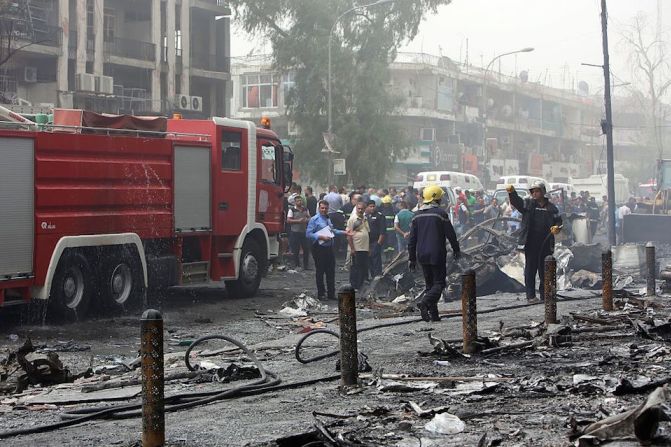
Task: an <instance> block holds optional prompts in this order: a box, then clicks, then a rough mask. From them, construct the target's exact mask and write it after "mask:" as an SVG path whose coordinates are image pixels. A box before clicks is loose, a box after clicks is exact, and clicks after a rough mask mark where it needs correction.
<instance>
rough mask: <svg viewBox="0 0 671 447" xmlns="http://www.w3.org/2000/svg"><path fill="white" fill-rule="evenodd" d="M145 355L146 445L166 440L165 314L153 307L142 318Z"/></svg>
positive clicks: (148, 446)
mask: <svg viewBox="0 0 671 447" xmlns="http://www.w3.org/2000/svg"><path fill="white" fill-rule="evenodd" d="M140 343H141V346H140V356H141V359H142V447H159V446H162V445H164V444H165V409H164V396H163V390H164V383H163V379H164V377H163V317H162V316H161V313H160V312H159V311H157V310H153V309H149V310H146V311H145V312H144V313H143V314H142V319H141V320H140Z"/></svg>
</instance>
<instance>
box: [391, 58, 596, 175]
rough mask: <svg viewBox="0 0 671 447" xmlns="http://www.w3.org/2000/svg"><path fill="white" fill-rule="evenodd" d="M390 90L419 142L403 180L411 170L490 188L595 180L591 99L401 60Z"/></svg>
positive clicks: (449, 64)
mask: <svg viewBox="0 0 671 447" xmlns="http://www.w3.org/2000/svg"><path fill="white" fill-rule="evenodd" d="M391 72H392V82H391V86H390V88H391V89H392V90H393V91H394V92H396V93H397V94H399V95H401V96H402V97H404V98H405V107H404V108H403V110H402V111H401V115H402V117H403V122H404V125H405V127H406V128H407V129H408V132H409V135H410V136H411V138H412V139H413V140H414V141H415V150H414V152H413V156H412V157H411V158H410V159H409V160H406V161H405V162H403V161H401V164H405V165H406V166H405V168H406V169H405V170H406V171H407V172H405V173H404V172H403V167H401V168H399V172H398V173H397V174H398V175H399V176H401V177H402V176H403V175H404V174H406V175H407V174H411V173H412V171H413V170H420V169H429V168H432V169H433V168H436V169H445V170H460V171H464V172H468V173H473V174H477V175H479V176H481V178H483V180H485V181H486V182H487V183H490V185H491V183H492V182H493V181H495V180H496V179H497V178H498V177H499V176H500V175H509V174H517V173H524V174H529V175H537V176H542V177H544V178H546V179H548V180H554V181H557V182H561V181H566V180H567V179H568V178H569V177H579V176H584V175H589V174H591V173H592V167H593V164H594V161H595V160H594V155H595V153H596V155H597V156H598V150H597V149H596V146H599V148H600V145H597V144H596V143H598V141H599V140H598V135H599V133H600V129H598V130H599V132H597V128H598V126H599V121H600V116H601V112H600V108H599V105H598V103H595V102H594V100H593V98H590V97H588V96H587V92H580V93H573V92H567V91H564V90H559V89H555V88H550V87H548V86H544V85H541V84H539V83H532V82H529V80H528V79H527V77H528V76H527V75H526V73H524V72H523V73H521V75H520V76H519V77H517V78H512V77H508V76H504V75H502V74H500V73H496V72H492V71H486V70H482V69H481V68H477V67H471V66H463V65H458V64H456V63H455V62H453V61H452V60H450V59H448V58H446V57H438V56H432V55H427V54H415V53H400V54H399V55H398V57H397V59H396V60H395V62H394V63H393V64H392V66H391Z"/></svg>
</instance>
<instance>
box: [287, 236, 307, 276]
mask: <svg viewBox="0 0 671 447" xmlns="http://www.w3.org/2000/svg"><path fill="white" fill-rule="evenodd" d="M289 247H290V248H291V254H292V258H293V261H294V265H295V266H296V267H298V266H299V265H300V264H299V263H298V259H299V252H300V251H301V248H303V268H305V269H306V268H308V264H309V259H310V240H309V239H308V238H307V237H306V236H305V231H292V232H291V233H289Z"/></svg>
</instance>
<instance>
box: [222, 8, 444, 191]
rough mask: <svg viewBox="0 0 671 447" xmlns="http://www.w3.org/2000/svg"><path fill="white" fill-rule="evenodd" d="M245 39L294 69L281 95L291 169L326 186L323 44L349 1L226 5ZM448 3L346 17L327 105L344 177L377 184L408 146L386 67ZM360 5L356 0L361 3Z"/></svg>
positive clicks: (279, 65)
mask: <svg viewBox="0 0 671 447" xmlns="http://www.w3.org/2000/svg"><path fill="white" fill-rule="evenodd" d="M230 3H231V6H232V8H233V10H234V12H235V14H236V15H237V16H238V17H239V18H240V19H241V22H242V24H243V28H244V29H245V31H247V32H248V33H250V34H253V35H256V36H264V37H265V38H268V39H269V40H270V41H271V43H272V47H273V62H274V67H275V69H277V70H279V71H280V72H283V73H287V72H293V73H294V75H295V87H294V88H293V89H292V90H291V91H290V92H289V94H288V95H287V97H286V102H287V104H286V105H287V115H288V118H289V119H290V120H291V121H293V122H295V123H296V124H297V125H298V127H299V129H300V135H299V137H298V138H297V139H296V144H295V148H294V149H295V152H296V155H297V157H296V158H297V165H298V166H299V167H300V168H301V170H302V171H303V172H307V173H308V174H309V175H310V176H311V178H313V179H315V180H322V182H325V181H326V179H327V178H328V177H327V175H325V174H326V167H327V166H328V164H326V163H327V158H326V156H325V154H324V153H322V152H321V149H322V148H323V147H324V141H323V137H322V133H323V132H325V131H326V129H327V117H326V115H327V90H328V86H327V79H328V70H327V67H328V63H327V55H328V41H329V33H330V30H331V27H332V26H333V25H334V22H335V20H336V18H337V17H338V16H340V14H342V13H343V12H344V11H346V10H348V9H350V8H352V7H353V6H355V3H354V1H353V0H232V1H231V2H230ZM448 3H450V0H397V1H396V2H393V3H389V4H381V5H377V6H374V7H371V8H368V9H367V10H359V11H358V12H353V13H351V14H348V15H345V16H343V17H342V18H341V20H340V21H339V22H338V24H337V25H336V28H335V29H334V33H333V42H332V48H331V50H332V71H331V73H332V78H333V82H332V92H333V94H332V98H333V99H332V108H333V114H332V116H333V130H334V133H335V135H336V140H335V146H336V147H335V148H336V150H338V151H340V152H341V154H340V155H338V157H344V158H345V159H346V160H347V170H348V177H349V180H350V181H352V182H354V183H355V184H362V183H366V184H381V183H382V182H383V181H384V180H385V176H386V174H387V173H388V172H389V171H390V170H391V168H392V167H393V165H394V162H395V161H396V160H397V159H398V158H400V157H403V156H405V155H406V153H407V150H408V146H409V142H408V138H407V136H406V135H405V134H404V133H403V131H402V130H401V128H400V127H399V125H398V124H397V122H396V120H395V119H394V115H395V113H397V112H398V107H399V105H400V103H401V98H398V97H395V96H394V95H393V94H391V93H390V92H389V89H388V88H387V86H388V84H389V80H390V73H389V64H390V62H391V61H393V59H394V57H395V55H396V51H397V49H398V47H399V46H400V45H401V44H402V43H403V42H404V41H406V40H408V39H412V38H413V37H414V36H415V35H416V34H417V30H418V27H419V24H420V22H421V20H422V18H423V17H424V16H425V15H426V14H427V13H430V12H435V11H436V9H437V7H438V6H439V5H442V4H448ZM359 4H361V3H359Z"/></svg>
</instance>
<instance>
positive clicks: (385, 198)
mask: <svg viewBox="0 0 671 447" xmlns="http://www.w3.org/2000/svg"><path fill="white" fill-rule="evenodd" d="M391 202H392V200H391V196H390V195H389V194H387V195H386V196H384V197H382V203H387V204H388V203H391Z"/></svg>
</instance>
